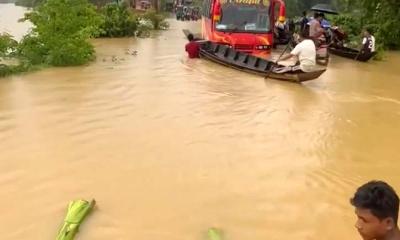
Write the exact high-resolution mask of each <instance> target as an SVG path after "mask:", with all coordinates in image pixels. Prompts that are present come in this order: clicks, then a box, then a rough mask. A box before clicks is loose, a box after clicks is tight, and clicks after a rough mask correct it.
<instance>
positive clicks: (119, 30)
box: [100, 3, 138, 37]
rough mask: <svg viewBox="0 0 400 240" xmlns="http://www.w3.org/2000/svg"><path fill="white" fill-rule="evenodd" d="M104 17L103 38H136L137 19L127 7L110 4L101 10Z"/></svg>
mask: <svg viewBox="0 0 400 240" xmlns="http://www.w3.org/2000/svg"><path fill="white" fill-rule="evenodd" d="M100 13H101V15H102V17H103V24H102V25H101V27H100V29H101V34H100V36H101V37H124V36H135V33H136V30H137V25H138V24H137V18H136V17H135V16H134V15H133V14H132V13H131V12H130V11H129V9H128V8H127V6H126V5H119V4H117V3H109V4H107V5H105V6H104V7H103V8H101V10H100Z"/></svg>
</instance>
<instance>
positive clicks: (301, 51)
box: [273, 34, 317, 73]
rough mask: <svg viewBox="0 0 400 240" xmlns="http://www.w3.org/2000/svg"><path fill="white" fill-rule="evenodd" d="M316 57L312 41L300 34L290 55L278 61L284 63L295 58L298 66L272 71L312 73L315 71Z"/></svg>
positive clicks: (278, 68)
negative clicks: (298, 41) (298, 40)
mask: <svg viewBox="0 0 400 240" xmlns="http://www.w3.org/2000/svg"><path fill="white" fill-rule="evenodd" d="M316 55H317V52H316V50H315V44H314V41H313V40H311V39H308V38H307V37H305V36H304V34H300V43H299V44H297V45H296V47H295V48H294V49H293V50H292V52H291V53H290V54H288V55H286V56H284V57H282V59H281V60H280V61H285V60H287V59H290V58H292V57H297V60H298V64H296V65H294V66H288V67H284V66H283V67H282V66H281V67H277V68H275V69H274V70H273V71H274V72H275V73H284V72H295V71H303V72H312V71H314V70H315V65H316ZM278 64H279V62H278Z"/></svg>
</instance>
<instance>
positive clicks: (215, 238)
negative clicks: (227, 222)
mask: <svg viewBox="0 0 400 240" xmlns="http://www.w3.org/2000/svg"><path fill="white" fill-rule="evenodd" d="M207 234H208V239H209V240H222V233H221V231H220V230H218V229H216V228H209V229H208V233H207Z"/></svg>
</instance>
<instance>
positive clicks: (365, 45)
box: [361, 29, 375, 54]
mask: <svg viewBox="0 0 400 240" xmlns="http://www.w3.org/2000/svg"><path fill="white" fill-rule="evenodd" d="M363 34H364V38H363V41H362V48H361V53H363V54H370V53H373V52H375V37H374V36H372V34H371V30H369V29H365V30H364V33H363Z"/></svg>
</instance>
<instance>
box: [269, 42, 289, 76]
mask: <svg viewBox="0 0 400 240" xmlns="http://www.w3.org/2000/svg"><path fill="white" fill-rule="evenodd" d="M290 43H291V41H289V43H288V44H287V45H286V47H285V49H284V50H283V52H282V53H281V55H280V56H279V58H278V60H276V61H275V62H274V64H273V66H272V67H271V68H270V69H269V71H268V72H267V75H265V79H267V78H268V77H269V75H270V74H271V72H272V70H273V69H274V66H275V65H277V64H278V62H279V60H281V58H282V56H283V54H285V52H286V51H287V50H288V49H289V47H290Z"/></svg>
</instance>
